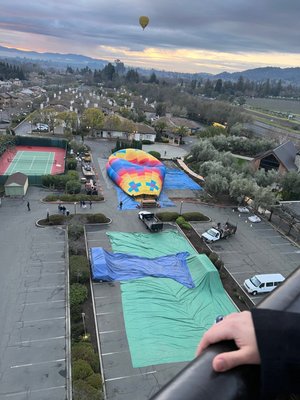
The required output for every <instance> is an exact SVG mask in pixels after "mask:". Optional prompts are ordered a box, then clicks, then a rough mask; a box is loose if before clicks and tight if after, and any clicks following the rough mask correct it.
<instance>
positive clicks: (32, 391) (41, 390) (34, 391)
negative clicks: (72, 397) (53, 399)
mask: <svg viewBox="0 0 300 400" xmlns="http://www.w3.org/2000/svg"><path fill="white" fill-rule="evenodd" d="M65 388H66V387H65V386H52V387H49V388H44V389H35V390H26V392H15V393H9V394H5V397H12V396H18V395H21V396H23V395H24V394H26V396H28V394H30V393H38V392H45V391H46V390H55V389H65Z"/></svg>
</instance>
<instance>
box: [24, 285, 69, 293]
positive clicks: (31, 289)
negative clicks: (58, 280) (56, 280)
mask: <svg viewBox="0 0 300 400" xmlns="http://www.w3.org/2000/svg"><path fill="white" fill-rule="evenodd" d="M64 287H65V285H57V286H37V287H33V288H27V292H34V291H35V290H53V289H58V288H64ZM23 293H26V292H23Z"/></svg>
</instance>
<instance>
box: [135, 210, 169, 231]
mask: <svg viewBox="0 0 300 400" xmlns="http://www.w3.org/2000/svg"><path fill="white" fill-rule="evenodd" d="M139 219H140V220H142V221H143V222H144V224H145V225H146V228H147V229H149V231H150V232H159V231H161V230H162V229H163V226H164V224H163V223H162V222H161V221H160V220H159V219H158V218H156V216H155V214H154V213H152V212H149V211H140V212H139Z"/></svg>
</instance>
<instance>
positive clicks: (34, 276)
mask: <svg viewBox="0 0 300 400" xmlns="http://www.w3.org/2000/svg"><path fill="white" fill-rule="evenodd" d="M63 274H64V272H43V273H42V275H43V276H44V275H63ZM36 277H37V276H36V275H25V278H36Z"/></svg>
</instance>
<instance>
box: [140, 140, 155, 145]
mask: <svg viewBox="0 0 300 400" xmlns="http://www.w3.org/2000/svg"><path fill="white" fill-rule="evenodd" d="M142 144H153V142H151V140H142Z"/></svg>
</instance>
